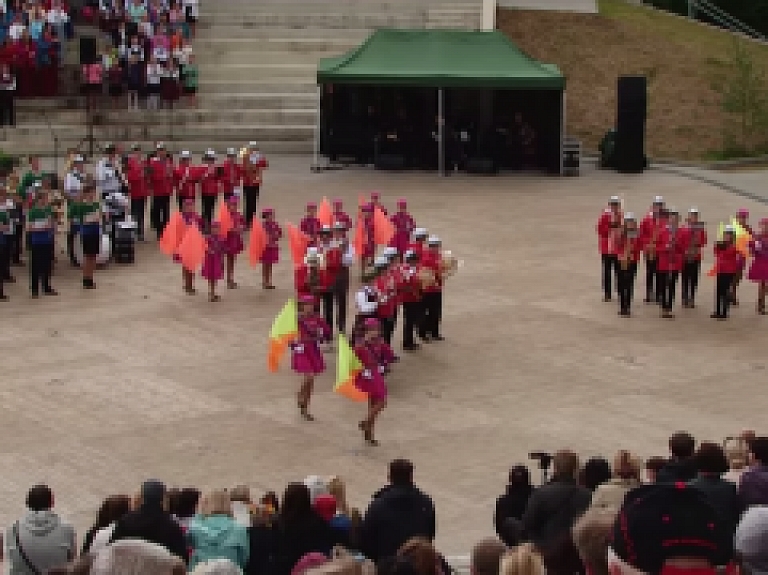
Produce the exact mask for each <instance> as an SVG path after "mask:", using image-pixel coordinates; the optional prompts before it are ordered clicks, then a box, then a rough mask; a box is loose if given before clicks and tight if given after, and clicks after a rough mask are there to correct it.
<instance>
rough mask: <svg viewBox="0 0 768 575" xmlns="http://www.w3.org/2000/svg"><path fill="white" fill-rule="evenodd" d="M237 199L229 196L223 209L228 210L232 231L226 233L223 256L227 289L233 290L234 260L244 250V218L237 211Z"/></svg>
mask: <svg viewBox="0 0 768 575" xmlns="http://www.w3.org/2000/svg"><path fill="white" fill-rule="evenodd" d="M238 201H239V200H238V197H237V196H235V195H230V196H229V197H228V198H227V199H226V205H225V206H224V209H226V210H229V216H230V218H231V219H232V229H231V230H229V231H228V232H227V241H226V246H225V250H224V252H225V254H226V256H227V288H229V289H235V288H236V287H237V282H235V260H236V259H237V256H238V255H240V253H241V252H242V251H243V249H244V248H245V244H244V243H243V233H244V232H245V218H244V217H243V216H242V214H241V213H240V212H239V211H238V209H237V203H238Z"/></svg>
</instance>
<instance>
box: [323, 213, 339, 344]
mask: <svg viewBox="0 0 768 575" xmlns="http://www.w3.org/2000/svg"><path fill="white" fill-rule="evenodd" d="M317 249H318V251H319V252H320V253H321V254H322V256H323V259H324V260H325V271H326V273H327V274H328V286H327V288H328V289H327V290H326V291H323V292H321V293H319V294H318V296H319V297H320V300H321V301H322V303H323V318H324V319H325V323H327V324H328V325H329V326H330V328H331V334H333V305H334V297H333V294H334V292H333V287H334V286H335V285H336V280H337V278H338V275H339V270H340V269H341V256H342V254H341V249H339V247H338V246H337V245H336V244H335V243H334V242H333V228H332V227H331V226H329V225H327V224H326V225H322V226H320V230H319V233H318V235H317Z"/></svg>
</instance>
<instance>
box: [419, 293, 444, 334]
mask: <svg viewBox="0 0 768 575" xmlns="http://www.w3.org/2000/svg"><path fill="white" fill-rule="evenodd" d="M421 301H422V306H423V307H422V313H423V316H422V318H421V325H420V326H419V336H420V337H421V338H422V339H424V338H425V337H428V336H431V337H438V336H439V335H440V320H441V319H442V317H443V292H441V291H434V292H426V293H425V294H424V297H423V299H422V300H421Z"/></svg>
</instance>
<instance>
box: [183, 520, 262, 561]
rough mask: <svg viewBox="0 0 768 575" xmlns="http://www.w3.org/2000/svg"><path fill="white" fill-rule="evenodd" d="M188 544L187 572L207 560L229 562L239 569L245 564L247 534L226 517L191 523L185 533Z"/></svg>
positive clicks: (242, 528)
mask: <svg viewBox="0 0 768 575" xmlns="http://www.w3.org/2000/svg"><path fill="white" fill-rule="evenodd" d="M187 542H188V543H189V546H190V547H191V548H192V557H191V558H190V560H189V568H190V570H191V569H193V568H194V567H195V566H196V565H197V564H198V563H204V562H205V561H208V560H209V559H229V560H230V561H232V563H234V564H235V565H237V566H238V567H240V569H245V567H246V564H247V563H248V552H249V550H250V543H249V541H248V531H247V530H246V528H245V527H243V526H242V525H239V524H238V523H237V522H236V521H235V520H234V519H232V518H231V517H229V516H227V515H209V516H207V517H196V518H195V519H193V520H192V521H191V522H190V523H189V529H188V530H187Z"/></svg>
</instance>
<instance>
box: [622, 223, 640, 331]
mask: <svg viewBox="0 0 768 575" xmlns="http://www.w3.org/2000/svg"><path fill="white" fill-rule="evenodd" d="M641 251H642V242H641V239H640V231H639V229H638V226H637V218H636V217H635V214H633V213H631V212H627V213H626V214H624V226H623V228H622V231H621V236H620V237H619V245H618V257H619V269H618V271H617V272H616V283H617V287H618V293H619V315H620V316H622V317H629V316H630V315H631V307H632V296H633V294H634V291H635V278H637V262H638V261H639V260H640V252H641Z"/></svg>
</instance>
